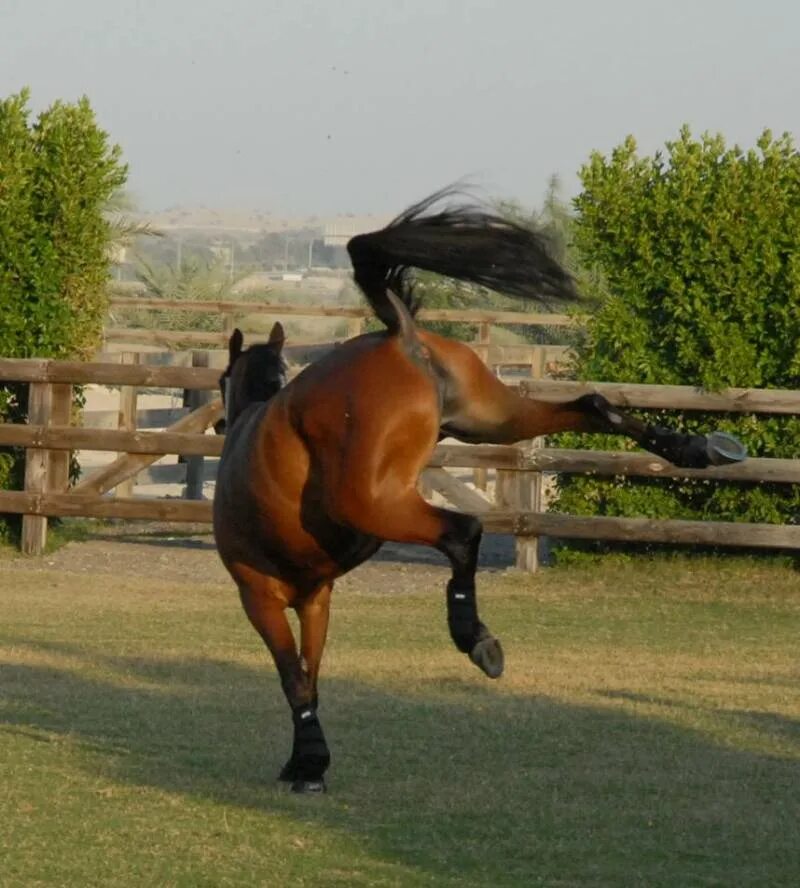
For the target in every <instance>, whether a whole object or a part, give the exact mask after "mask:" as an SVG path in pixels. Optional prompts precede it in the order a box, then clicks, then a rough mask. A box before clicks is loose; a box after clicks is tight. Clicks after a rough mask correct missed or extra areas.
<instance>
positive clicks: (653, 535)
mask: <svg viewBox="0 0 800 888" xmlns="http://www.w3.org/2000/svg"><path fill="white" fill-rule="evenodd" d="M211 511H212V505H211V503H210V502H208V501H198V500H177V499H176V500H168V499H167V500H165V499H146V498H126V499H122V498H113V499H103V498H98V497H88V496H79V495H76V494H65V493H61V494H56V493H50V494H40V493H26V492H24V491H9V490H4V491H0V512H7V513H10V512H13V513H20V514H28V515H47V516H52V517H70V516H72V517H88V518H128V519H140V520H154V521H185V522H198V523H207V522H210V521H211ZM479 517H480V518H481V521H482V522H483V526H484V529H485V531H486V532H487V533H503V534H514V535H516V536H550V537H560V538H564V539H603V540H616V541H629V542H652V543H684V544H686V543H688V544H694V545H709V546H745V547H748V548H764V549H800V526H794V525H778V524H749V523H741V524H739V523H734V522H721V521H653V520H649V519H646V518H596V517H592V518H583V517H577V516H574V515H558V514H552V513H538V512H481V513H480V515H479Z"/></svg>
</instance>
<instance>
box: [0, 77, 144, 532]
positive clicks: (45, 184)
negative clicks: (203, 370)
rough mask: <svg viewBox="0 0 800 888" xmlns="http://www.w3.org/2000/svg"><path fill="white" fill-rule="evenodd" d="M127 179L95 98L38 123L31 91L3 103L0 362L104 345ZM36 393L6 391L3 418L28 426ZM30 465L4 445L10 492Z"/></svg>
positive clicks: (1, 474)
mask: <svg viewBox="0 0 800 888" xmlns="http://www.w3.org/2000/svg"><path fill="white" fill-rule="evenodd" d="M126 176H127V168H126V167H125V165H124V164H122V162H121V159H120V149H119V148H118V147H117V146H112V145H110V144H109V140H108V136H107V134H106V133H105V132H103V130H101V129H100V128H99V127H98V125H97V122H96V120H95V117H94V113H93V112H92V109H91V107H90V105H89V102H88V100H87V99H85V98H84V99H81V100H80V101H78V102H77V103H75V104H65V103H62V102H56V103H55V104H53V105H52V106H51V107H50V108H48V109H47V110H45V111H43V112H42V113H40V114H39V115H38V116H37V117H36V118H35V119H32V115H31V111H30V108H29V95H28V92H27V91H23V92H21V93H19V94H18V95H13V96H11V97H10V98H8V99H5V100H3V101H0V355H2V356H3V357H17V358H29V357H47V358H63V359H67V358H70V359H86V358H89V357H90V356H91V354H92V352H93V351H94V350H95V349H96V348H97V346H98V345H99V343H100V341H101V334H102V327H103V319H104V317H105V313H106V309H107V301H106V294H105V285H106V281H107V278H108V260H109V246H110V243H111V240H112V227H111V225H110V223H109V221H108V220H107V219H106V217H105V216H104V213H103V208H104V207H105V206H106V204H107V203H108V201H109V199H110V197H111V196H112V194H113V193H114V192H115V191H116V190H117V189H119V188H121V187H122V185H123V184H124V183H125V180H126ZM26 392H27V387H26V386H15V385H6V386H0V420H2V421H5V422H8V421H14V422H16V421H22V420H24V418H25V415H26V411H27V401H26ZM21 466H22V462H21V459H20V454H19V453H17V452H15V451H13V450H10V449H3V448H0V488H3V487H5V488H8V487H16V486H19V483H20V480H21V479H20V473H21ZM0 533H2V528H0Z"/></svg>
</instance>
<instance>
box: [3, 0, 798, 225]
mask: <svg viewBox="0 0 800 888" xmlns="http://www.w3.org/2000/svg"><path fill="white" fill-rule="evenodd" d="M25 85H27V86H30V87H31V89H32V103H33V106H34V108H36V109H39V108H41V107H43V106H45V105H47V104H49V103H50V102H51V101H52V100H53V99H56V98H63V99H67V100H74V99H75V98H77V97H78V96H80V95H82V94H86V95H87V96H89V98H90V100H91V102H92V104H93V106H94V108H95V110H96V112H97V114H98V117H99V120H100V122H101V124H102V125H103V127H104V128H105V129H107V130H108V131H109V132H110V134H111V136H112V138H113V139H114V141H116V142H118V143H119V144H120V145H121V146H122V148H123V151H124V154H125V157H126V159H127V161H128V162H129V164H130V187H131V190H132V192H133V193H134V195H135V197H136V198H137V200H138V202H139V204H140V206H141V207H142V208H144V209H151V210H156V209H162V208H165V207H167V206H170V205H173V204H184V205H200V204H204V205H208V206H213V207H242V208H253V209H262V210H270V211H272V212H280V213H290V214H293V213H312V212H314V213H320V214H331V213H337V212H354V213H366V212H377V213H386V212H390V213H393V212H395V211H398V210H400V209H401V208H403V207H404V206H405V205H407V204H408V203H410V202H411V201H413V200H415V199H417V198H419V197H421V196H424V195H425V194H426V193H427V192H428V191H431V190H433V189H434V188H436V187H439V186H441V185H443V184H446V183H449V182H451V181H453V180H455V179H458V178H461V177H465V176H468V177H471V178H472V179H473V180H474V181H475V182H477V183H479V184H480V185H481V186H482V187H483V189H484V190H485V191H486V192H487V193H488V194H490V195H492V196H507V197H515V198H517V199H520V200H522V201H523V202H525V203H528V204H535V203H538V202H539V200H540V198H541V195H542V192H543V190H544V187H545V183H546V181H547V178H548V176H549V175H550V174H552V173H558V174H560V175H561V176H562V178H563V181H564V185H565V188H566V190H567V191H568V192H574V191H575V189H576V187H577V178H576V173H577V170H578V169H579V167H580V165H581V164H582V163H583V162H584V161H585V160H586V159H587V157H588V155H589V152H590V151H591V150H592V149H594V148H597V149H600V150H601V151H608V150H610V149H611V148H612V147H613V146H614V145H616V144H618V143H619V142H620V141H621V140H622V139H623V138H624V137H625V135H626V134H628V133H631V134H633V135H634V136H635V137H636V138H637V140H638V142H639V145H640V147H641V149H642V150H643V151H647V152H652V151H653V150H654V149H655V148H657V147H658V146H659V145H661V144H663V142H664V141H665V140H667V139H670V138H672V137H674V136H675V135H676V133H677V131H678V128H679V127H680V125H681V124H682V123H684V122H687V123H689V124H690V125H691V127H692V129H693V130H694V131H695V132H696V133H698V134H699V133H700V132H702V131H704V130H711V131H719V132H722V133H723V134H724V135H725V136H726V138H727V139H728V140H729V141H730V142H739V143H740V144H743V145H747V146H750V145H752V144H753V143H754V142H755V140H756V138H757V136H758V134H759V133H760V131H761V130H762V129H763V128H764V127H765V126H769V127H771V128H772V129H773V130H774V131H776V132H783V131H784V130H789V131H790V132H794V133H797V132H798V128H799V127H798V115H800V3H798V2H797V0H761V2H753V0H746V2H744V0H661V2H651V0H601V2H597V0H584V2H578V0H220V2H215V3H211V2H207V0H159V2H154V0H149V2H147V0H139V2H137V0H0V95H8V94H9V93H12V92H16V91H18V90H19V89H20V88H21V87H22V86H25Z"/></svg>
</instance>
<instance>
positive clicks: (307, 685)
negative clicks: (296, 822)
mask: <svg viewBox="0 0 800 888" xmlns="http://www.w3.org/2000/svg"><path fill="white" fill-rule="evenodd" d="M248 580H249V581H248V582H242V581H241V580H240V581H239V592H240V595H241V599H242V604H243V606H244V609H245V613H246V614H247V616H248V618H249V620H250V622H251V623H252V624H253V627H254V628H255V629H256V631H257V632H258V633H259V635H260V636H261V637H262V638H263V639H264V642H265V643H266V645H267V647H268V648H269V650H270V653H271V654H272V657H273V659H274V660H275V666H276V667H277V670H278V675H279V676H280V680H281V685H282V687H283V692H284V694H285V696H286V700H287V701H288V703H289V706H290V707H291V710H292V722H293V727H294V737H293V742H292V754H291V756H290V757H289V760H288V761H287V762H286V764H285V765H284V767H283V769H282V771H281V774H280V779H281V780H285V781H288V782H290V783H291V784H292V789H293V790H294V791H295V792H324V791H325V781H324V779H323V775H324V774H325V771H326V770H327V768H328V765H329V764H330V752H329V750H328V745H327V743H326V742H325V735H324V733H323V731H322V726H321V725H320V722H319V718H318V717H317V711H316V674H317V671H318V668H319V659H320V657H321V654H322V645H324V642H325V635H324V632H323V634H322V637H321V640H319V642H318V643H317V645H316V647H317V648H318V653H317V654H316V657H315V664H314V668H313V672H312V673H311V674H309V671H307V669H306V668H304V663H303V661H302V660H301V658H300V656H299V655H298V652H297V645H296V643H295V639H294V635H293V634H292V630H291V627H290V626H289V621H288V620H287V618H286V604H285V600H286V597H285V590H284V589H282V588H280V587H281V586H282V584H280V583H279V582H278V581H277V580H273V579H272V578H271V577H266V576H263V575H261V574H258V575H257V578H255V579H254V578H253V577H248ZM273 587H275V588H273ZM276 593H277V594H276ZM325 624H326V625H327V606H326V616H325ZM312 675H313V678H312Z"/></svg>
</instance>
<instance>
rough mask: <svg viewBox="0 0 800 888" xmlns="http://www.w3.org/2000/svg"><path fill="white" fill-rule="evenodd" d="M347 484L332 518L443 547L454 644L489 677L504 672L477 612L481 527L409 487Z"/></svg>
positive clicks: (399, 539) (392, 536)
mask: <svg viewBox="0 0 800 888" xmlns="http://www.w3.org/2000/svg"><path fill="white" fill-rule="evenodd" d="M365 478H366V475H365V474H364V472H363V468H362V474H361V475H360V476H359V480H360V481H361V482H362V483H361V484H358V485H356V486H355V487H351V488H350V489H349V490H348V495H347V496H343V497H341V500H342V501H341V502H339V503H338V504H337V507H336V513H337V517H338V518H339V519H340V520H342V521H343V522H344V523H346V524H348V525H350V526H351V527H354V528H356V529H358V530H359V531H361V532H362V533H366V534H369V535H371V536H375V537H378V538H380V539H382V540H391V541H393V542H397V543H416V544H418V545H424V546H431V547H433V548H435V549H438V550H439V551H440V552H442V553H443V554H444V555H445V556H446V557H447V559H448V560H449V561H450V564H451V566H452V569H453V575H452V577H451V579H450V581H449V582H448V584H447V625H448V628H449V630H450V636H451V638H452V639H453V642H454V644H455V645H456V647H457V648H458V649H459V650H460V651H462V653H465V654H467V656H468V657H469V658H470V659H471V660H472V662H473V663H475V665H476V666H478V667H480V668H481V669H482V670H483V671H484V672H485V673H486V674H487V675H488V676H489V678H498V677H499V676H500V675H501V674H502V672H503V650H502V648H501V646H500V642H499V641H498V640H497V639H496V638H494V637H493V636H492V634H491V633H490V632H489V630H488V629H487V628H486V626H485V625H484V624H483V623H482V622H481V620H480V618H479V617H478V607H477V601H476V595H475V572H476V569H477V566H478V549H479V547H480V542H481V535H482V533H483V528H482V526H481V523H480V521H478V519H477V518H474V517H473V516H471V515H463V514H461V513H459V512H451V511H449V510H448V509H438V508H436V507H434V506H431V505H430V504H429V503H427V502H425V500H424V499H423V498H422V497H421V496H420V495H419V494H418V493H417V491H416V489H414V488H412V489H411V490H408V491H407V492H406V493H405V494H404V495H400V496H398V495H397V493H396V492H395V491H392V495H391V496H388V495H387V496H386V498H385V500H384V498H383V497H382V496H381V495H380V492H379V491H375V490H374V489H373V488H370V487H368V485H365V484H363V482H364V480H365Z"/></svg>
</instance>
